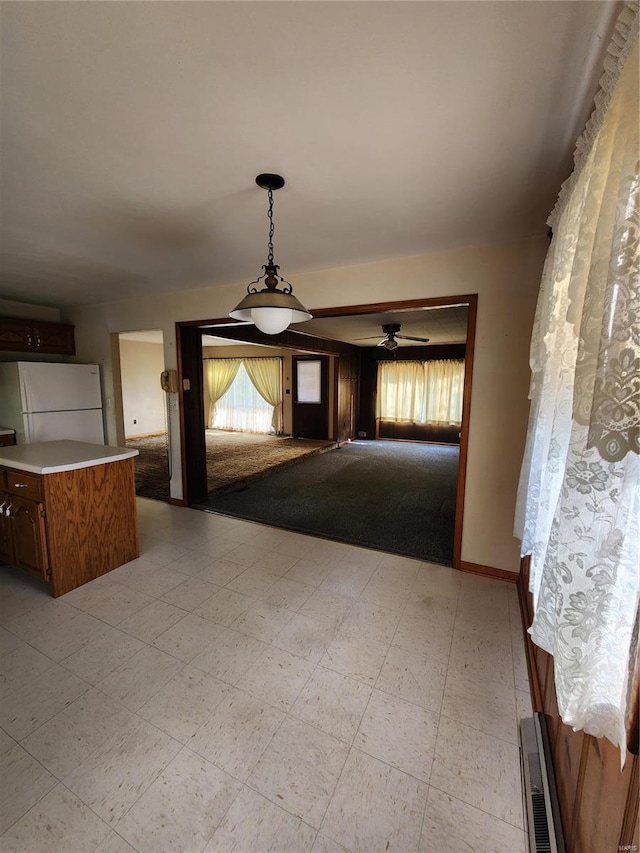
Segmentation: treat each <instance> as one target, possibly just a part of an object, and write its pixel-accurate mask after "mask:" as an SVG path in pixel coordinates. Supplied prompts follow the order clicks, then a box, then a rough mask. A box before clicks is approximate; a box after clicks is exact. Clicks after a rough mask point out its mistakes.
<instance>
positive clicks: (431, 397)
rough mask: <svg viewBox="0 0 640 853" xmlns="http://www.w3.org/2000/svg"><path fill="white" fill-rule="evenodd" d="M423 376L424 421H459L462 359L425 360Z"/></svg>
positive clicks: (462, 374) (460, 412) (438, 422)
mask: <svg viewBox="0 0 640 853" xmlns="http://www.w3.org/2000/svg"><path fill="white" fill-rule="evenodd" d="M424 378H425V387H426V404H425V421H426V423H430V424H459V423H461V422H462V392H463V391H464V361H463V360H462V359H450V360H444V361H440V360H439V361H425V364H424Z"/></svg>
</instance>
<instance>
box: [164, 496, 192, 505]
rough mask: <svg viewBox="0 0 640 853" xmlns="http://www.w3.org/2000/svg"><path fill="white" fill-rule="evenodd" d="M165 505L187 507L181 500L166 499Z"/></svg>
mask: <svg viewBox="0 0 640 853" xmlns="http://www.w3.org/2000/svg"><path fill="white" fill-rule="evenodd" d="M166 503H168V504H170V505H171V506H187V504H186V502H185V501H183V500H182V498H167V500H166Z"/></svg>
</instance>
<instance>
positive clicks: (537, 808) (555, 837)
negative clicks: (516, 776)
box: [520, 713, 566, 853]
mask: <svg viewBox="0 0 640 853" xmlns="http://www.w3.org/2000/svg"><path fill="white" fill-rule="evenodd" d="M520 761H521V765H522V782H523V785H522V796H523V799H524V812H525V814H526V816H527V827H528V830H529V851H530V853H566V848H565V845H564V837H563V835H562V821H561V819H560V807H559V804H558V794H557V791H556V781H555V775H554V773H553V763H552V760H551V748H550V743H549V733H548V731H547V721H546V719H545V717H544V714H540V713H536V714H534V715H533V717H526V718H525V719H523V720H520Z"/></svg>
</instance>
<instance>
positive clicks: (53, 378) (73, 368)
mask: <svg viewBox="0 0 640 853" xmlns="http://www.w3.org/2000/svg"><path fill="white" fill-rule="evenodd" d="M0 427H6V428H8V429H15V431H16V443H17V444H31V443H33V442H34V441H57V440H58V439H64V438H67V439H72V440H74V441H87V442H89V443H90V444H104V427H103V422H102V394H101V392H100V368H99V366H98V365H97V364H61V363H51V362H42V361H9V362H5V363H0Z"/></svg>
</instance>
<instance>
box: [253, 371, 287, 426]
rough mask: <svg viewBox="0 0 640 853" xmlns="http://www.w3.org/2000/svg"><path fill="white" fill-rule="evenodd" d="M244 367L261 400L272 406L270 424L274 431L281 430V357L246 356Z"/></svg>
mask: <svg viewBox="0 0 640 853" xmlns="http://www.w3.org/2000/svg"><path fill="white" fill-rule="evenodd" d="M244 367H245V370H246V371H247V373H248V374H249V379H251V381H252V382H253V384H254V386H255V389H256V391H257V392H258V394H260V396H261V397H262V398H263V400H266V401H267V403H269V405H270V406H273V419H272V421H271V425H272V426H273V429H274V431H275V432H276V433H277V434H279V433H281V432H282V359H281V358H246V359H244Z"/></svg>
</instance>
